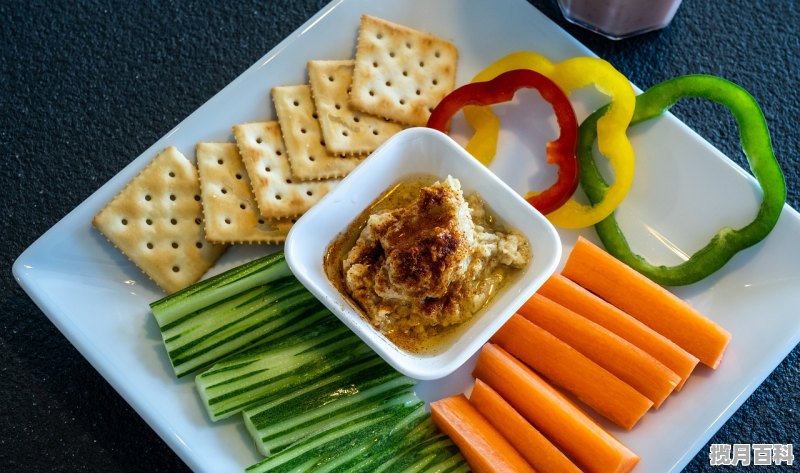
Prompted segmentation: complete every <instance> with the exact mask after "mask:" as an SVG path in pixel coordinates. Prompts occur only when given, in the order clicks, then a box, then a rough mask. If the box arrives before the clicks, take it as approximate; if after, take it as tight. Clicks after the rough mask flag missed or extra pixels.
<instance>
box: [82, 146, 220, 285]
mask: <svg viewBox="0 0 800 473" xmlns="http://www.w3.org/2000/svg"><path fill="white" fill-rule="evenodd" d="M92 224H93V225H94V226H95V227H96V228H97V229H98V230H100V232H101V233H102V234H103V235H105V237H106V238H108V240H109V241H110V242H111V243H112V244H113V245H114V246H116V247H117V248H118V249H119V250H120V251H122V252H123V253H124V254H125V255H126V256H127V257H128V258H129V259H130V260H131V261H132V262H133V263H134V264H135V265H136V266H138V267H139V269H141V270H142V271H143V272H144V273H145V274H147V276H149V277H150V279H152V280H153V281H154V282H155V283H156V284H158V286H159V287H161V288H162V289H163V290H165V291H166V292H168V293H172V292H175V291H177V290H179V289H182V288H184V287H186V286H189V285H190V284H192V283H194V282H196V281H198V280H199V279H200V278H201V277H202V276H203V274H205V273H206V271H208V269H209V268H210V267H211V266H212V265H213V264H214V262H215V261H216V260H217V259H218V258H219V256H220V255H221V254H222V253H223V252H224V251H225V248H226V247H225V246H224V245H215V244H212V243H210V242H208V241H207V240H206V238H205V236H204V232H203V211H202V208H201V204H200V182H199V180H198V175H197V169H196V168H195V167H194V165H193V164H192V163H191V162H189V160H188V159H186V157H185V156H184V155H183V154H181V153H180V151H178V150H177V149H176V148H175V147H169V148H167V149H165V150H164V151H162V152H161V153H159V154H158V156H156V157H155V159H153V161H152V162H150V163H149V164H148V165H147V166H146V167H145V168H144V169H143V170H142V171H141V172H140V173H139V174H138V175H137V176H136V177H135V178H133V180H131V181H130V182H129V183H128V184H127V185H126V186H125V188H124V189H123V190H122V191H121V192H120V193H119V194H117V195H116V196H115V197H114V198H113V199H112V200H111V202H109V203H108V204H107V205H106V206H105V207H104V208H103V209H102V210H101V211H100V212H99V213H98V214H97V215H96V216H95V217H94V219H93V220H92Z"/></svg>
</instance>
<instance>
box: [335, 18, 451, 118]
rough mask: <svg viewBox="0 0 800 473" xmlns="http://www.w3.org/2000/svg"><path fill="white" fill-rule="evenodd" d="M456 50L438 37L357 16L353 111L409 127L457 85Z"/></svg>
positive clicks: (352, 93)
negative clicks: (358, 20)
mask: <svg viewBox="0 0 800 473" xmlns="http://www.w3.org/2000/svg"><path fill="white" fill-rule="evenodd" d="M457 65H458V49H456V47H455V46H454V45H453V44H452V43H450V42H448V41H445V40H443V39H441V38H438V37H436V36H433V35H431V34H428V33H424V32H421V31H417V30H414V29H411V28H409V27H406V26H403V25H398V24H395V23H391V22H389V21H386V20H382V19H380V18H375V17H372V16H369V15H362V16H361V24H360V27H359V31H358V44H357V45H356V56H355V70H354V72H353V83H352V86H351V90H350V103H351V105H352V106H353V107H354V108H356V109H357V110H361V111H363V112H366V113H370V114H373V115H378V116H381V117H384V118H388V119H390V120H392V121H396V122H399V123H405V124H408V125H411V126H425V124H426V123H427V121H428V117H429V116H430V113H431V111H432V110H433V108H434V107H435V106H436V104H438V103H439V101H440V100H441V99H442V98H444V97H445V96H446V95H447V94H448V93H450V92H451V91H452V90H453V88H454V87H455V81H456V67H457Z"/></svg>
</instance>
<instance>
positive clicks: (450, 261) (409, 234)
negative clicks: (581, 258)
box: [325, 176, 531, 351]
mask: <svg viewBox="0 0 800 473" xmlns="http://www.w3.org/2000/svg"><path fill="white" fill-rule="evenodd" d="M432 181H434V178H430V177H427V178H418V179H412V180H409V181H407V182H404V183H401V184H399V185H398V186H397V187H395V188H394V189H392V190H391V191H389V192H387V194H385V195H384V196H383V197H382V198H381V199H379V200H378V201H376V203H374V204H373V205H372V206H370V207H369V208H368V209H367V210H365V212H364V213H363V214H362V215H361V216H360V217H359V218H358V219H357V220H356V221H355V222H353V224H352V225H351V227H350V228H349V229H348V231H346V232H345V233H343V234H342V235H340V236H339V237H338V238H337V240H336V241H335V242H334V243H333V245H331V248H329V250H328V252H327V255H326V258H325V259H326V261H325V267H326V272H327V273H328V277H329V278H330V279H331V280H332V281H333V282H334V284H335V285H336V286H337V288H338V289H339V291H340V292H343V293H344V294H345V295H347V296H349V297H350V298H351V299H352V300H353V301H354V302H355V303H356V304H357V305H358V306H359V307H360V308H361V309H362V312H363V313H362V315H363V317H364V318H365V319H366V320H367V321H369V322H370V323H371V324H372V326H373V327H375V328H376V329H377V330H379V331H381V332H382V333H383V334H385V335H386V336H387V337H388V338H389V339H390V340H392V342H394V343H395V344H396V345H397V346H399V347H400V348H403V349H406V350H409V351H421V350H422V349H424V348H426V346H427V343H428V342H429V341H430V340H431V339H432V338H433V337H436V336H438V335H440V334H442V333H443V332H444V331H446V330H447V329H448V328H449V327H453V326H455V325H458V324H461V323H464V322H466V321H468V320H469V319H470V318H472V316H473V315H475V314H476V313H477V312H478V311H479V310H480V309H481V308H483V307H484V306H485V305H486V304H487V302H489V300H490V299H491V298H492V297H493V296H494V295H495V294H496V293H497V291H498V290H499V289H500V288H501V287H502V286H503V285H504V283H505V282H506V280H507V279H508V278H509V277H511V276H512V275H513V274H514V273H516V272H517V271H519V270H520V269H521V268H523V267H524V266H525V265H527V264H528V262H529V261H530V259H531V249H530V245H529V243H528V240H527V239H526V238H525V237H524V236H523V235H521V234H520V233H518V232H515V231H508V230H505V229H503V228H502V227H501V226H500V225H499V224H498V223H497V222H496V221H495V219H494V218H493V216H492V215H491V213H490V212H488V211H487V209H486V206H485V205H484V203H483V201H482V200H481V198H480V196H478V195H477V194H473V195H470V196H469V197H467V198H465V197H464V195H463V193H462V191H461V185H460V183H459V181H458V180H457V179H454V178H452V177H450V176H448V177H447V179H445V180H443V181H440V182H432Z"/></svg>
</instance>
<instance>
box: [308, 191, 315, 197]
mask: <svg viewBox="0 0 800 473" xmlns="http://www.w3.org/2000/svg"><path fill="white" fill-rule="evenodd" d="M306 195H307V196H309V197H311V196H312V195H314V193H313V192H311V191H306Z"/></svg>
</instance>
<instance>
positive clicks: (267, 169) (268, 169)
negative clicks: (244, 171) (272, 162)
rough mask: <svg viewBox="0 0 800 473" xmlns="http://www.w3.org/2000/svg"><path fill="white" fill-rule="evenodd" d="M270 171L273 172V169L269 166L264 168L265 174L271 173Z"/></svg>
mask: <svg viewBox="0 0 800 473" xmlns="http://www.w3.org/2000/svg"><path fill="white" fill-rule="evenodd" d="M270 171H272V169H271V168H270V167H269V166H267V167H265V168H264V172H270Z"/></svg>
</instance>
